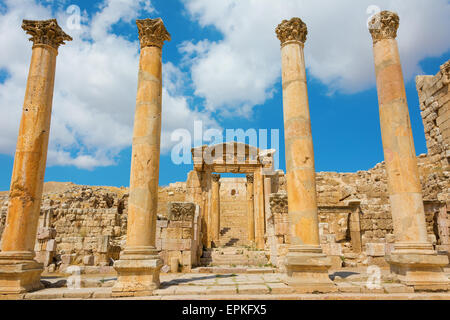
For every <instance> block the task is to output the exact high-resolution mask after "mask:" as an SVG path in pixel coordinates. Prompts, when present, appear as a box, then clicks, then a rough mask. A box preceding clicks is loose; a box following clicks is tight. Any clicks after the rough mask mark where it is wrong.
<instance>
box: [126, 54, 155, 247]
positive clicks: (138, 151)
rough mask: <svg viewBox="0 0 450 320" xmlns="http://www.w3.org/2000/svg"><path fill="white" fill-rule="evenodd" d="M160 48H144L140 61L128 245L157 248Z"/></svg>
mask: <svg viewBox="0 0 450 320" xmlns="http://www.w3.org/2000/svg"><path fill="white" fill-rule="evenodd" d="M161 53H162V52H161V48H158V47H156V46H152V47H145V48H142V50H141V56H140V63H139V80H138V93H137V98H136V112H135V122H134V133H133V147H132V158H131V177H130V199H129V201H128V225H127V248H139V247H141V248H143V247H148V248H149V247H151V248H153V249H155V232H156V211H157V206H158V180H159V156H160V138H161V104H162V100H161V93H162V83H161V81H162V73H161V72H162V63H161Z"/></svg>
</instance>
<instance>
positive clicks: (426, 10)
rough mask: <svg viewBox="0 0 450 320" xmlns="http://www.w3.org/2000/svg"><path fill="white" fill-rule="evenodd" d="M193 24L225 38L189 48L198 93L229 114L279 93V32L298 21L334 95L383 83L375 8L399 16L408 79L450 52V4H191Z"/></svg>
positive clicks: (312, 64) (314, 67)
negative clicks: (376, 54)
mask: <svg viewBox="0 0 450 320" xmlns="http://www.w3.org/2000/svg"><path fill="white" fill-rule="evenodd" d="M183 1H184V3H185V6H186V8H187V10H188V12H189V13H190V14H191V16H192V19H193V20H195V21H197V22H198V23H199V24H200V25H201V26H203V27H205V26H213V27H215V28H216V29H217V30H218V31H220V32H221V33H222V34H223V39H222V40H220V41H217V42H209V41H201V42H198V43H192V42H187V43H184V44H183V46H182V47H181V48H180V51H181V52H183V53H185V54H186V55H187V56H188V57H192V56H193V55H194V56H195V55H198V56H197V58H195V59H193V60H192V64H191V71H192V81H193V83H194V87H195V94H196V95H198V96H200V97H202V98H204V99H205V105H206V107H207V108H208V109H209V110H211V111H213V110H216V111H220V112H222V113H223V114H224V115H240V114H242V113H243V114H246V115H247V116H250V111H251V109H252V107H254V106H255V105H259V104H263V103H264V102H265V101H266V100H267V99H269V98H270V97H271V96H272V94H273V88H274V85H275V84H276V82H277V81H278V80H279V77H280V75H281V61H280V49H279V45H280V44H279V40H278V39H277V38H276V35H275V28H276V26H277V25H278V24H279V23H280V22H281V21H282V20H283V19H290V18H292V17H294V16H298V17H300V18H302V19H303V20H304V21H305V22H306V24H307V25H308V30H309V34H308V40H307V42H306V47H305V54H306V60H307V61H306V63H307V67H308V69H309V71H310V74H311V75H312V76H313V77H314V78H316V79H318V80H320V81H321V82H322V83H324V84H325V85H327V86H328V88H329V91H330V93H333V92H336V91H338V92H342V93H347V94H351V93H355V92H359V91H363V90H365V89H368V88H371V87H373V86H374V84H375V75H374V66H373V55H372V49H371V47H372V42H371V37H370V34H369V32H368V30H367V27H366V22H367V20H368V18H369V16H370V15H369V13H368V12H367V8H368V7H369V6H371V5H377V6H378V7H379V8H380V9H381V10H386V9H387V10H393V11H396V12H398V13H399V15H400V19H401V25H400V30H399V35H398V41H399V47H400V54H401V58H402V63H403V67H404V73H405V76H406V79H407V80H410V79H412V78H413V77H414V76H415V75H417V74H418V73H421V69H420V66H419V62H420V61H421V60H423V59H424V58H426V57H432V56H440V55H442V54H444V53H445V52H447V51H448V50H449V49H450V43H449V41H448V39H450V20H449V19H448V17H449V16H450V4H449V2H448V1H447V0H429V1H422V0H409V1H404V0H378V1H373V0H358V1H355V0H342V1H335V0H322V1H310V0H283V1H273V0H223V1H210V0H183Z"/></svg>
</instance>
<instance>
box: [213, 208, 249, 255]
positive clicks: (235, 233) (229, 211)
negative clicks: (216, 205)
mask: <svg viewBox="0 0 450 320" xmlns="http://www.w3.org/2000/svg"><path fill="white" fill-rule="evenodd" d="M220 226H221V229H220V239H219V246H220V247H241V246H245V245H247V244H248V235H247V233H248V231H247V204H246V203H245V202H239V201H226V202H223V203H221V212H220Z"/></svg>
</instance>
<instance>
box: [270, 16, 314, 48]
mask: <svg viewBox="0 0 450 320" xmlns="http://www.w3.org/2000/svg"><path fill="white" fill-rule="evenodd" d="M275 32H276V34H277V37H278V39H280V41H281V45H283V44H284V43H286V42H288V41H300V42H301V43H305V41H306V35H307V34H308V28H307V27H306V24H305V23H304V22H303V21H302V19H300V18H292V19H291V20H289V21H288V20H283V22H281V23H280V24H279V25H278V27H277V28H276V30H275Z"/></svg>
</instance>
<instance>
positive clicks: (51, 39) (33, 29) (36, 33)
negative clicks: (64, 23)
mask: <svg viewBox="0 0 450 320" xmlns="http://www.w3.org/2000/svg"><path fill="white" fill-rule="evenodd" d="M22 29H23V30H25V31H26V33H27V34H29V35H30V36H31V38H30V41H33V45H40V44H43V45H48V46H51V47H53V48H55V49H58V48H59V46H60V45H64V44H65V42H64V41H72V37H71V36H69V35H68V34H66V33H65V32H64V31H63V30H62V29H61V27H60V26H59V25H58V22H57V21H56V19H51V20H38V21H33V20H23V22H22Z"/></svg>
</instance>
